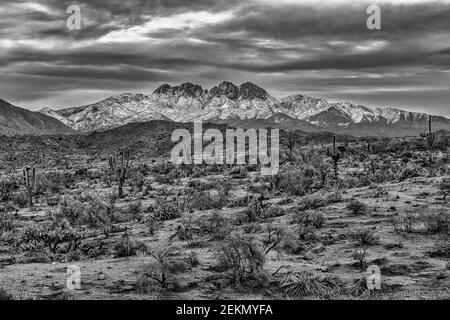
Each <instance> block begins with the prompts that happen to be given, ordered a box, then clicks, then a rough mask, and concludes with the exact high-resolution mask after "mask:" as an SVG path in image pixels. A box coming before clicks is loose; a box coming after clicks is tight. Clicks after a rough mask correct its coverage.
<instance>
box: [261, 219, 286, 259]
mask: <svg viewBox="0 0 450 320" xmlns="http://www.w3.org/2000/svg"><path fill="white" fill-rule="evenodd" d="M266 232H267V233H266V234H265V235H264V238H263V248H262V250H263V251H264V254H266V255H267V254H268V253H269V252H270V251H271V250H274V249H277V248H278V247H279V246H280V244H281V243H282V241H283V240H284V238H285V233H284V230H283V229H282V228H280V227H275V226H273V225H272V224H271V223H269V224H268V225H267V227H266Z"/></svg>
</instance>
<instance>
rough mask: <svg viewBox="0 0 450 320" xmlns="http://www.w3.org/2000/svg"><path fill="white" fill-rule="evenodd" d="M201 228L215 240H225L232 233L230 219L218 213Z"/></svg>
mask: <svg viewBox="0 0 450 320" xmlns="http://www.w3.org/2000/svg"><path fill="white" fill-rule="evenodd" d="M200 228H201V230H202V231H203V232H206V233H207V234H209V235H210V236H211V237H212V239H213V240H223V239H225V238H226V237H227V236H228V235H229V233H230V231H231V226H230V223H229V221H228V219H226V218H225V217H223V216H222V215H221V214H220V213H218V212H214V213H213V215H212V216H211V217H210V218H208V219H207V220H206V221H205V222H202V223H201V227H200Z"/></svg>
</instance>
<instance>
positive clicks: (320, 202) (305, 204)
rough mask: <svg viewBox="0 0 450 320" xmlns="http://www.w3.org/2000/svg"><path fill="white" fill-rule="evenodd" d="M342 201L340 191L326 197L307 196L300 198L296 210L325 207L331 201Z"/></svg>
mask: <svg viewBox="0 0 450 320" xmlns="http://www.w3.org/2000/svg"><path fill="white" fill-rule="evenodd" d="M341 201H342V196H341V194H340V193H338V192H336V193H332V194H331V195H329V196H328V197H325V196H307V197H305V198H303V199H302V201H301V202H300V204H299V206H298V208H297V209H298V210H310V209H318V208H322V207H326V206H328V205H330V204H332V203H337V202H341Z"/></svg>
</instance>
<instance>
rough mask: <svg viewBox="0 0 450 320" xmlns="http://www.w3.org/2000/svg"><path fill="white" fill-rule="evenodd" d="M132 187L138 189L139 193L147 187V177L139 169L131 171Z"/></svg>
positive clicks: (130, 180)
mask: <svg viewBox="0 0 450 320" xmlns="http://www.w3.org/2000/svg"><path fill="white" fill-rule="evenodd" d="M128 179H129V182H130V185H131V186H133V187H134V188H136V189H137V190H138V191H142V190H143V188H144V185H145V176H144V174H143V173H142V172H141V171H139V170H138V169H134V170H131V172H130V173H129V177H128Z"/></svg>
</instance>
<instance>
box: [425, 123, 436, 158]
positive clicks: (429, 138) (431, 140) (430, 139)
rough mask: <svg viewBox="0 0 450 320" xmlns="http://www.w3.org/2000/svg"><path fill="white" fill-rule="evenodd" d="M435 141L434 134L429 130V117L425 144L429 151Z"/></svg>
mask: <svg viewBox="0 0 450 320" xmlns="http://www.w3.org/2000/svg"><path fill="white" fill-rule="evenodd" d="M435 141H436V134H435V133H433V132H432V130H431V116H430V118H429V120H428V133H427V143H428V148H429V149H430V150H431V149H432V148H433V146H434V142H435Z"/></svg>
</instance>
